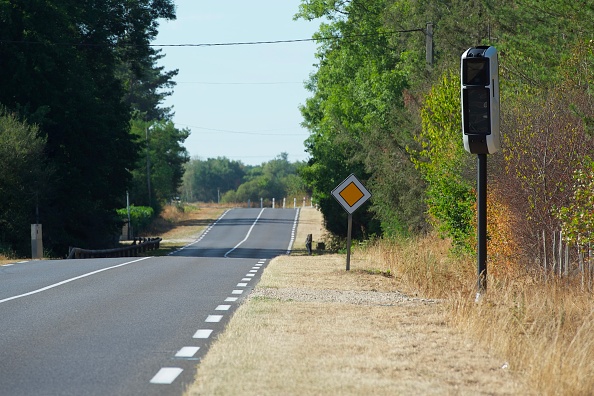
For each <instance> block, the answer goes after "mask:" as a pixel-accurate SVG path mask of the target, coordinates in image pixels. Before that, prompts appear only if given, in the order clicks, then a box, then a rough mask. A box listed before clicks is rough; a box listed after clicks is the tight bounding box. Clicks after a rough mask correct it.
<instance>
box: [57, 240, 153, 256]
mask: <svg viewBox="0 0 594 396" xmlns="http://www.w3.org/2000/svg"><path fill="white" fill-rule="evenodd" d="M160 243H161V238H138V239H137V238H134V242H133V243H132V245H130V246H125V247H121V248H115V249H103V250H88V249H81V248H76V247H71V248H70V250H69V252H70V253H69V254H68V259H87V258H108V257H137V256H138V255H139V254H140V253H144V252H148V251H151V250H157V249H159V244H160Z"/></svg>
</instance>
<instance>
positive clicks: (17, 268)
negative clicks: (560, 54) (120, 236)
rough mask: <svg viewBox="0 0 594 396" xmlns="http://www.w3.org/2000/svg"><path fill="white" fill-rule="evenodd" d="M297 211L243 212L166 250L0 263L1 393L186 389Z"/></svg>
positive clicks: (280, 248)
mask: <svg viewBox="0 0 594 396" xmlns="http://www.w3.org/2000/svg"><path fill="white" fill-rule="evenodd" d="M297 217H298V212H297V210H293V209H284V210H283V209H264V210H262V209H233V210H230V211H228V212H226V213H225V214H224V215H223V216H222V217H221V218H219V219H218V220H217V221H216V222H215V223H214V224H213V225H211V226H210V227H209V228H208V229H207V230H205V232H204V233H203V234H202V236H201V237H200V238H199V239H198V240H197V241H196V242H194V243H192V244H190V245H188V246H186V247H185V248H183V249H181V250H179V251H177V252H175V253H173V254H171V255H170V256H168V257H145V258H119V259H88V260H52V261H32V262H27V263H19V264H14V265H9V266H2V267H0V318H1V319H0V395H15V396H16V395H81V394H84V395H181V394H182V393H183V391H184V389H185V387H186V386H187V385H189V384H190V383H192V380H193V377H194V374H195V367H196V365H197V363H198V362H199V360H200V359H201V357H203V356H204V354H205V353H206V351H207V349H208V346H209V344H210V343H211V342H212V340H213V339H214V338H215V337H216V336H217V334H219V333H220V331H221V330H222V328H223V327H224V326H225V324H226V323H227V322H228V320H229V318H230V316H231V315H232V313H233V312H234V310H235V309H236V308H237V306H238V304H240V303H241V302H242V301H243V300H244V299H245V296H246V295H247V294H249V292H250V291H251V290H252V288H253V287H254V286H255V284H256V282H257V281H258V279H259V277H260V274H261V272H262V270H263V268H265V266H266V264H267V263H268V262H269V260H270V259H271V258H273V257H275V256H277V255H281V254H286V253H287V252H288V251H289V250H290V248H291V245H292V242H293V238H294V235H295V228H296V222H297Z"/></svg>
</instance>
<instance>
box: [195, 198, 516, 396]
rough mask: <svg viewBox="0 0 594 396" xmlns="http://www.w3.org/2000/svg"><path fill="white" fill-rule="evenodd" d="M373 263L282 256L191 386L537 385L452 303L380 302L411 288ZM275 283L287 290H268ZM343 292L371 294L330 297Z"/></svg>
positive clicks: (310, 390) (259, 391)
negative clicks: (465, 323) (471, 328)
mask: <svg viewBox="0 0 594 396" xmlns="http://www.w3.org/2000/svg"><path fill="white" fill-rule="evenodd" d="M301 215H302V216H309V215H316V213H315V212H314V213H312V212H310V213H308V212H307V211H305V210H304V211H302V213H301ZM318 216H319V214H318ZM306 218H307V217H306ZM318 221H319V220H318ZM313 223H315V222H313V221H312V224H311V225H312V226H313V227H314V230H313V231H308V229H309V227H307V226H305V223H304V224H302V225H301V226H300V229H298V236H297V240H305V234H307V233H314V232H315V227H316V226H315V225H314V224H313ZM317 227H319V222H318V225H317ZM314 240H315V234H314ZM372 261H373V260H372V259H370V258H365V257H363V256H361V255H359V256H358V257H353V260H352V261H351V269H352V270H351V271H349V272H347V271H345V257H344V256H342V255H324V256H311V257H303V256H298V257H286V256H283V257H279V258H277V259H275V260H274V261H273V262H272V263H270V264H269V265H268V267H267V269H266V270H265V271H264V273H263V276H262V279H261V281H260V282H259V284H258V286H257V288H256V290H255V291H254V293H253V294H252V297H251V298H250V299H249V300H248V301H247V302H245V303H244V304H243V305H242V306H241V307H239V309H238V310H237V312H236V313H235V315H234V316H233V318H232V320H231V322H230V323H229V325H228V327H227V329H226V331H225V332H224V333H223V334H222V335H221V336H220V337H219V338H218V340H217V341H216V342H215V343H214V344H213V346H212V348H211V349H210V351H209V353H208V354H207V356H206V357H205V359H204V360H203V361H202V362H201V364H200V366H199V367H198V372H197V378H196V382H195V384H194V385H193V386H192V387H191V388H190V389H189V390H188V392H187V394H189V395H230V394H241V395H280V394H282V395H334V394H341V395H360V394H374V395H395V394H396V395H398V394H427V395H431V394H436V395H437V394H438V395H480V394H497V395H505V394H509V395H511V394H518V393H524V394H526V393H527V392H525V391H523V388H522V386H521V381H519V380H518V379H517V377H515V376H514V374H513V373H512V372H510V371H509V370H506V369H502V368H501V366H502V365H503V364H504V361H502V360H500V359H495V358H493V357H491V356H489V355H488V354H487V353H485V352H484V351H483V350H481V349H480V348H477V346H476V344H474V343H473V342H472V341H471V340H470V339H468V338H466V337H465V336H464V335H463V333H461V332H460V331H458V330H455V329H453V328H452V327H448V326H447V325H446V320H445V318H446V316H445V313H446V312H445V311H446V307H447V305H446V304H444V303H437V302H435V301H430V300H426V299H421V298H405V299H399V298H395V299H394V302H393V303H389V304H382V303H379V302H377V301H378V300H376V299H375V297H376V295H377V294H380V292H383V293H389V294H390V295H394V296H395V297H398V296H402V295H401V294H400V293H399V292H398V289H399V285H400V279H399V278H398V277H391V276H385V275H388V272H387V271H385V270H382V269H381V268H380V269H379V270H378V268H379V267H377V266H376V265H375V264H374V263H373V262H372ZM271 290H272V291H274V290H278V291H280V294H279V295H280V297H277V298H270V297H265V296H266V295H268V294H267V293H266V291H271ZM343 291H344V292H347V291H348V292H349V293H364V294H365V296H366V298H365V299H362V300H357V301H350V302H349V301H347V302H335V301H332V300H331V299H328V298H325V296H326V295H328V294H333V293H341V292H343ZM353 291H354V292H353ZM273 295H274V293H273ZM312 296H314V298H312Z"/></svg>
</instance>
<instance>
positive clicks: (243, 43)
mask: <svg viewBox="0 0 594 396" xmlns="http://www.w3.org/2000/svg"><path fill="white" fill-rule="evenodd" d="M424 31H425V29H420V28H418V29H407V30H391V31H389V32H381V33H368V34H353V35H348V36H326V37H316V38H309V39H294V40H271V41H238V42H229V43H198V44H150V46H151V47H224V46H238V45H263V44H287V43H303V42H310V41H327V40H338V39H353V38H361V37H377V36H385V35H389V34H397V33H411V32H424Z"/></svg>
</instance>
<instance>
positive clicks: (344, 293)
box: [250, 288, 438, 306]
mask: <svg viewBox="0 0 594 396" xmlns="http://www.w3.org/2000/svg"><path fill="white" fill-rule="evenodd" d="M255 297H264V298H272V299H277V300H282V301H299V302H320V303H326V302H331V303H341V304H353V305H379V306H393V305H403V304H407V303H414V304H419V303H423V304H436V303H437V302H438V301H437V300H430V299H424V298H413V297H408V296H406V295H405V294H402V293H399V292H393V293H382V292H377V291H372V290H365V291H353V290H327V289H322V290H320V289H299V288H256V289H255V290H254V291H253V292H252V293H251V294H250V298H255Z"/></svg>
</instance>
